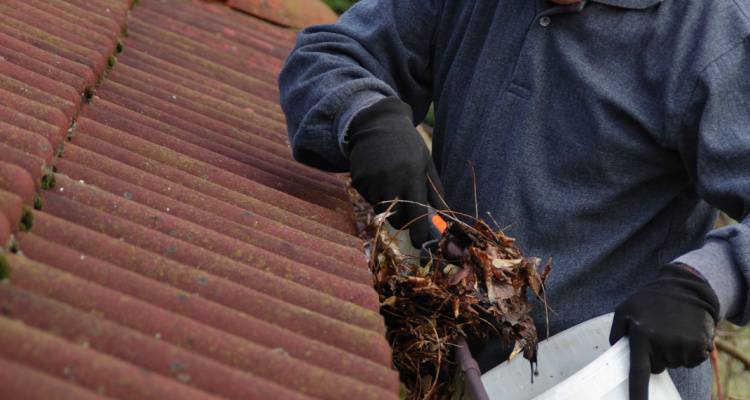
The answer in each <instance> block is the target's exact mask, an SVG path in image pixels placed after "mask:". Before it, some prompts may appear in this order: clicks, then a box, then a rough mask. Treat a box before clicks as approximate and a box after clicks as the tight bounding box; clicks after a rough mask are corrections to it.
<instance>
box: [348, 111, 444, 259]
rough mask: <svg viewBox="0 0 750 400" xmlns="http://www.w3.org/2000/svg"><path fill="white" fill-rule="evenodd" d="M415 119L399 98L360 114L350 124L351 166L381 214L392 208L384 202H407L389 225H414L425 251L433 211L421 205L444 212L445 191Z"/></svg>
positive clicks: (361, 189)
mask: <svg viewBox="0 0 750 400" xmlns="http://www.w3.org/2000/svg"><path fill="white" fill-rule="evenodd" d="M411 115H412V113H411V108H410V107H409V106H408V105H407V104H406V103H404V102H402V101H401V100H399V99H397V98H394V97H389V98H385V99H382V100H380V101H378V102H377V103H375V104H373V105H371V106H370V107H367V108H366V109H364V110H362V111H360V112H359V113H358V114H357V115H356V117H354V119H353V120H352V121H351V123H350V125H349V130H348V141H349V149H350V153H349V163H350V170H351V174H352V185H353V186H354V188H355V189H357V191H359V192H360V193H361V194H362V196H363V197H364V198H365V199H366V200H367V201H368V202H370V204H373V205H374V206H375V211H376V212H383V211H384V210H385V209H386V208H387V207H388V205H387V204H379V203H380V202H383V201H389V200H393V199H395V198H398V199H399V200H405V201H406V202H402V203H399V204H397V206H396V207H395V208H394V210H395V211H396V213H395V214H394V215H393V216H391V217H390V218H389V221H390V223H391V225H393V226H394V227H395V228H397V229H400V228H402V227H404V225H406V224H407V223H409V222H411V221H414V222H413V223H412V224H411V225H409V226H408V228H409V233H410V235H411V241H412V245H414V247H416V248H419V247H420V246H421V245H422V243H424V242H425V241H427V240H428V239H429V235H430V233H429V232H430V227H429V223H428V218H427V217H426V213H427V209H426V208H425V207H424V206H421V205H420V204H431V205H432V206H435V207H436V208H444V206H443V205H442V201H441V196H442V192H443V187H442V184H441V182H440V178H439V177H438V174H437V170H436V169H435V164H434V163H433V162H432V157H431V156H430V154H429V152H428V151H427V147H426V145H425V143H424V141H423V140H422V138H421V137H420V136H419V133H418V132H417V130H416V129H415V128H414V125H413V123H412V117H411ZM428 177H429V178H428ZM438 193H440V195H438ZM411 202H414V203H419V204H414V203H411Z"/></svg>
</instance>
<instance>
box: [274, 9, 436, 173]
mask: <svg viewBox="0 0 750 400" xmlns="http://www.w3.org/2000/svg"><path fill="white" fill-rule="evenodd" d="M442 3H443V1H441V0H362V1H360V2H359V3H357V4H356V5H355V6H354V7H352V8H351V9H350V10H349V11H347V12H346V13H345V14H344V15H342V16H341V18H339V20H338V22H336V23H335V24H332V25H318V26H313V27H310V28H308V29H305V30H304V31H303V32H301V33H300V34H299V35H298V37H297V44H296V47H295V49H294V50H293V51H292V53H291V55H290V56H289V58H288V59H287V61H286V63H285V65H284V67H283V69H282V71H281V75H280V76H279V89H280V95H281V106H282V108H283V110H284V113H285V115H286V119H287V126H288V130H289V139H290V143H291V146H292V154H293V156H294V158H295V159H297V160H298V161H300V162H303V163H306V164H308V165H311V166H314V167H317V168H320V169H324V170H328V171H336V172H341V171H346V170H348V168H349V163H348V160H347V158H346V155H345V154H344V150H343V148H342V146H341V144H342V142H343V139H344V138H343V135H344V133H345V130H346V125H347V124H348V121H349V120H351V118H352V117H353V116H354V114H356V112H357V111H359V110H361V109H363V108H365V107H367V106H369V105H371V104H373V103H374V102H376V101H377V100H379V99H381V98H383V97H390V96H398V97H400V98H401V99H402V100H403V101H405V102H406V103H408V104H409V105H410V106H411V107H412V110H413V112H414V120H415V121H421V120H422V119H423V118H424V116H425V114H426V113H427V109H428V107H429V103H430V101H431V98H432V73H431V60H432V57H431V48H432V47H433V46H432V42H433V36H434V35H433V33H434V30H435V27H436V25H437V19H438V15H439V13H440V8H441V7H442Z"/></svg>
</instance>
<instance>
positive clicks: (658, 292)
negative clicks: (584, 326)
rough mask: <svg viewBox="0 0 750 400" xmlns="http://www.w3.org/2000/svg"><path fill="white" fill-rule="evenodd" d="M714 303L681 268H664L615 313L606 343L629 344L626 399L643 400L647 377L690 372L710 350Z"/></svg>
mask: <svg viewBox="0 0 750 400" xmlns="http://www.w3.org/2000/svg"><path fill="white" fill-rule="evenodd" d="M718 314H719V300H718V299H717V297H716V294H715V293H714V291H713V289H712V288H711V287H710V286H709V285H708V283H706V282H705V281H704V280H703V278H701V277H700V276H698V275H697V273H694V272H692V271H691V268H690V267H688V266H686V265H683V264H674V265H667V266H665V267H663V268H662V270H661V271H660V273H659V276H658V277H657V278H656V279H655V280H654V281H653V282H651V283H649V284H647V285H646V286H644V287H642V288H641V289H639V290H638V291H637V292H635V293H634V294H633V295H632V296H630V298H629V299H627V300H625V301H624V302H623V303H622V304H620V305H619V306H618V307H617V309H616V310H615V317H614V321H613V322H612V330H611V332H610V335H609V341H610V343H612V344H614V343H615V342H616V341H618V340H619V339H620V338H621V337H623V336H628V338H629V339H630V379H629V389H630V399H631V400H647V399H648V383H649V378H650V376H651V373H655V374H658V373H661V372H662V371H664V369H665V368H677V367H688V368H693V367H696V366H698V365H699V364H701V363H702V362H704V361H706V359H707V358H708V356H709V354H710V352H711V351H712V350H713V336H714V326H715V324H716V321H718V319H717V318H718Z"/></svg>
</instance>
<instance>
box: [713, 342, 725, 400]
mask: <svg viewBox="0 0 750 400" xmlns="http://www.w3.org/2000/svg"><path fill="white" fill-rule="evenodd" d="M711 366H712V367H713V370H714V381H715V382H716V397H717V398H718V400H724V389H723V387H722V385H721V368H720V366H719V352H718V351H717V350H716V347H714V350H713V351H712V352H711Z"/></svg>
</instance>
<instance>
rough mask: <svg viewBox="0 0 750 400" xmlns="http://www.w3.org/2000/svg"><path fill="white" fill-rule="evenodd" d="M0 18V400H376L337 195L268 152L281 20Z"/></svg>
mask: <svg viewBox="0 0 750 400" xmlns="http://www.w3.org/2000/svg"><path fill="white" fill-rule="evenodd" d="M250 3H252V2H250ZM259 3H261V2H259ZM279 4H280V3H279ZM131 7H132V9H131ZM0 18H2V21H3V22H2V24H0V154H2V156H0V243H1V244H3V245H5V244H6V243H7V246H4V247H6V248H7V249H9V250H11V251H5V252H4V253H2V254H0V261H3V260H2V259H3V258H4V260H5V262H4V263H3V262H0V269H2V268H3V266H4V265H9V266H10V278H9V280H8V281H5V282H4V283H3V284H0V388H2V392H3V393H4V395H5V394H8V395H9V396H10V398H13V399H26V398H29V399H32V398H40V399H48V398H57V399H68V398H70V399H88V398H92V399H93V398H118V399H172V398H174V399H203V398H206V399H214V398H233V399H250V398H256V399H268V398H277V399H308V398H320V399H350V398H360V399H387V398H396V397H397V392H398V376H397V373H396V372H395V371H394V370H392V368H391V362H390V355H391V353H390V348H389V346H388V344H387V343H386V341H385V338H384V336H383V333H384V327H383V321H382V318H381V316H380V315H379V314H378V298H377V295H376V294H375V292H374V291H373V290H372V288H371V281H372V278H371V275H370V273H369V271H368V269H367V265H366V262H365V260H364V258H363V255H362V252H361V250H360V247H361V245H362V244H361V242H360V241H359V239H357V238H356V237H355V236H353V230H354V222H353V220H352V216H351V207H350V205H349V202H348V197H347V194H346V190H345V188H344V186H343V184H342V182H341V181H340V180H339V178H338V177H336V176H333V175H329V174H325V173H322V172H320V171H316V170H313V169H310V168H307V167H304V166H302V165H300V164H297V163H295V162H294V161H293V160H292V159H291V158H290V152H289V149H288V143H287V138H286V133H285V126H284V118H283V114H282V113H281V110H280V108H279V105H278V103H277V98H278V92H277V89H276V75H277V73H278V71H279V69H280V67H281V65H282V62H283V59H284V57H285V55H286V54H287V52H288V51H289V50H290V48H291V46H292V45H293V40H294V33H293V32H290V31H287V30H285V29H283V28H280V27H278V26H274V25H271V24H269V23H267V22H265V21H262V20H260V19H257V18H255V17H251V16H248V15H246V14H242V13H239V12H237V11H234V10H232V9H230V8H228V7H226V6H224V5H222V4H217V3H209V2H203V1H197V0H141V1H140V2H138V3H137V4H136V5H133V4H131V1H130V0H127V1H126V0H7V1H3V2H2V3H1V4H0ZM35 208H36V209H35ZM29 228H30V229H29Z"/></svg>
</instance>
